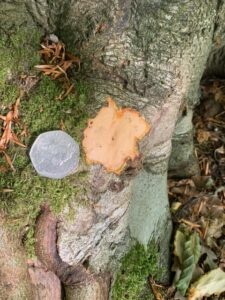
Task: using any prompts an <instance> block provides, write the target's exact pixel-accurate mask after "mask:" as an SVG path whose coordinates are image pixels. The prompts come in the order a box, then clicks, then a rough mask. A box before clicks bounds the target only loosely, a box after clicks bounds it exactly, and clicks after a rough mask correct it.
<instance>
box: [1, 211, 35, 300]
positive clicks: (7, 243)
mask: <svg viewBox="0 0 225 300" xmlns="http://www.w3.org/2000/svg"><path fill="white" fill-rule="evenodd" d="M0 299H9V300H14V299H32V286H31V283H30V280H29V274H28V268H27V262H26V256H25V255H24V253H23V250H22V246H21V245H20V244H19V242H18V237H17V236H14V235H13V233H12V232H11V230H10V229H9V228H8V226H7V224H6V222H5V218H4V216H3V215H2V214H1V215H0Z"/></svg>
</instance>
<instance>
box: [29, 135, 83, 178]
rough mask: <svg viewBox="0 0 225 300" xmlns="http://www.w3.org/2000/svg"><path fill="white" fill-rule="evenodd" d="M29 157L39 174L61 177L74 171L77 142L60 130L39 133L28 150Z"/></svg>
mask: <svg viewBox="0 0 225 300" xmlns="http://www.w3.org/2000/svg"><path fill="white" fill-rule="evenodd" d="M30 158H31V161H32V164H33V166H34V168H35V170H36V171H37V172H38V174H39V175H41V176H44V177H49V178H53V179H61V178H64V177H65V176H67V175H70V174H72V173H74V172H76V170H77V167H78V164H79V158H80V149H79V145H78V143H77V142H76V141H75V140H74V139H73V138H72V137H71V136H70V135H68V134H67V133H65V132H64V131H61V130H54V131H48V132H45V133H42V134H40V135H39V136H38V137H37V139H36V140H35V142H34V143H33V145H32V147H31V150H30Z"/></svg>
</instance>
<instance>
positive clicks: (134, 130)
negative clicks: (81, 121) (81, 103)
mask: <svg viewBox="0 0 225 300" xmlns="http://www.w3.org/2000/svg"><path fill="white" fill-rule="evenodd" d="M150 128H151V126H150V124H148V123H147V122H146V121H145V119H144V117H142V116H141V115H140V113H139V112H138V111H136V110H134V109H131V108H118V107H117V105H116V103H115V102H114V101H113V99H112V98H108V106H106V107H103V108H102V109H101V110H100V111H99V113H98V114H97V116H96V117H95V118H94V119H90V120H89V122H88V127H87V128H86V129H85V131H84V139H83V142H82V144H83V148H84V151H85V154H86V161H87V163H88V164H97V163H99V164H102V165H103V166H104V167H105V168H106V170H107V171H108V172H113V173H115V174H118V175H119V174H121V172H122V171H123V170H124V168H125V167H126V164H127V162H128V160H131V161H134V160H135V159H136V158H137V157H139V150H138V142H139V141H140V140H141V139H142V138H143V137H144V136H145V135H146V134H147V133H148V132H149V131H150Z"/></svg>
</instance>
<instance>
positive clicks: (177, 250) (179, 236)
mask: <svg viewBox="0 0 225 300" xmlns="http://www.w3.org/2000/svg"><path fill="white" fill-rule="evenodd" d="M184 243H185V234H184V233H183V232H182V231H181V230H179V229H178V230H177V231H176V235H175V239H174V255H176V256H177V257H178V259H179V262H180V264H181V265H182V263H183V248H184Z"/></svg>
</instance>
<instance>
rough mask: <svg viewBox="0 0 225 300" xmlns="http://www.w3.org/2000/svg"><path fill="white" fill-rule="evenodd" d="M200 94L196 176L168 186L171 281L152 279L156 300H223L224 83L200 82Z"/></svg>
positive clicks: (224, 218)
mask: <svg viewBox="0 0 225 300" xmlns="http://www.w3.org/2000/svg"><path fill="white" fill-rule="evenodd" d="M201 91H202V97H201V103H200V105H199V106H198V107H197V108H196V110H195V113H194V117H193V123H194V144H195V155H196V157H197V159H198V162H199V168H200V174H199V175H198V176H193V177H192V178H185V179H177V180H174V179H170V180H169V181H168V190H169V199H170V204H171V212H172V217H173V222H174V228H175V232H174V238H173V247H172V249H173V250H172V251H173V253H172V256H173V259H172V263H173V264H172V269H171V271H172V273H173V274H174V276H173V284H172V286H171V287H170V288H169V289H168V288H166V289H165V287H160V285H157V284H156V283H155V282H154V281H153V280H150V286H151V288H152V290H153V292H154V295H155V298H156V299H157V300H161V299H180V300H184V299H188V300H195V299H213V300H217V299H225V293H224V291H225V273H224V272H222V271H221V270H223V271H224V270H225V238H224V237H225V210H224V209H225V80H216V79H213V80H207V81H204V82H202V84H201Z"/></svg>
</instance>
